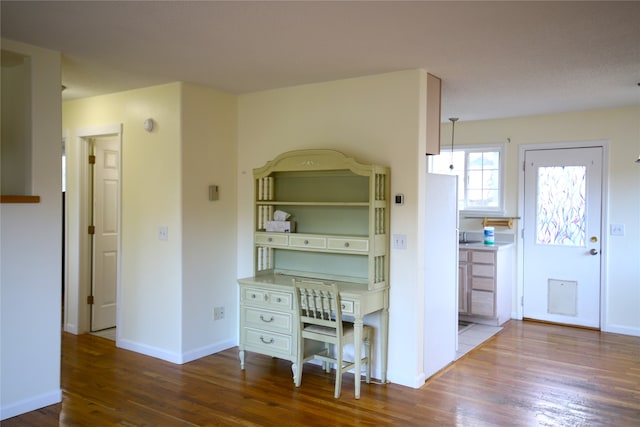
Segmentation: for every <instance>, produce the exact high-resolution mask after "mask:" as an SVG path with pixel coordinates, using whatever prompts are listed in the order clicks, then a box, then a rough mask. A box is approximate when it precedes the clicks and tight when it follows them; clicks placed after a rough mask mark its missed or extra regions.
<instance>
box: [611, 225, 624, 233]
mask: <svg viewBox="0 0 640 427" xmlns="http://www.w3.org/2000/svg"><path fill="white" fill-rule="evenodd" d="M611 235H612V236H624V224H611Z"/></svg>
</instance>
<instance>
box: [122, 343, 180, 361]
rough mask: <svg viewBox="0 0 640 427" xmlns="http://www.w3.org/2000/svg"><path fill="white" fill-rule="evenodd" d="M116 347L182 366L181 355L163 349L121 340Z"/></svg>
mask: <svg viewBox="0 0 640 427" xmlns="http://www.w3.org/2000/svg"><path fill="white" fill-rule="evenodd" d="M116 347H119V348H123V349H125V350H131V351H135V352H136V353H140V354H144V355H145V356H151V357H155V358H156V359H162V360H166V361H167V362H171V363H175V364H178V365H181V364H182V357H181V355H180V354H179V353H173V352H169V351H166V350H163V349H161V348H157V347H152V346H149V345H146V344H140V343H137V342H135V341H129V340H126V339H122V338H119V339H117V340H116Z"/></svg>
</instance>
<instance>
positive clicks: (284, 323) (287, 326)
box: [244, 307, 292, 334]
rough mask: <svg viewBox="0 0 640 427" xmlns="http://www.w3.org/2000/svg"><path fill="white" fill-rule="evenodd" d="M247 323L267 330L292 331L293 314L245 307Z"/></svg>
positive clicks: (249, 325)
mask: <svg viewBox="0 0 640 427" xmlns="http://www.w3.org/2000/svg"><path fill="white" fill-rule="evenodd" d="M244 319H245V325H246V326H248V327H254V328H258V329H263V330H266V331H273V332H282V333H285V334H286V333H289V334H290V333H291V332H292V328H291V325H292V322H291V314H289V313H279V312H273V311H265V310H259V309H257V308H252V307H245V308H244Z"/></svg>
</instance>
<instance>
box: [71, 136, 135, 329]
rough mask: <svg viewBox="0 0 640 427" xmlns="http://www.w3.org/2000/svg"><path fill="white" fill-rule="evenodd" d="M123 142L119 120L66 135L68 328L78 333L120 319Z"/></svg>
mask: <svg viewBox="0 0 640 427" xmlns="http://www.w3.org/2000/svg"><path fill="white" fill-rule="evenodd" d="M121 146H122V125H120V124H117V125H107V126H100V127H93V128H82V129H77V130H76V132H75V135H73V137H69V138H68V139H67V147H66V148H67V191H66V202H67V203H66V206H67V210H66V217H65V221H66V224H67V232H66V239H65V242H66V248H65V253H66V254H67V256H66V271H67V274H66V276H65V308H64V318H65V320H64V330H65V331H67V332H71V333H74V334H83V333H87V332H91V331H95V330H99V329H104V328H109V327H113V326H117V325H118V324H119V310H118V304H119V302H120V301H119V298H120V292H119V289H120V232H119V229H120V224H121V219H120V217H121V202H120V200H121V197H120V194H121V180H120V165H121ZM94 156H95V157H94ZM92 157H93V158H95V161H94V163H93V164H90V162H91V161H92V160H90V159H92ZM70 160H71V161H70ZM69 161H70V162H69ZM94 189H95V191H94ZM96 279H98V280H96ZM101 283H102V284H104V283H106V285H107V286H106V287H104V286H102V284H101ZM91 303H93V304H91ZM94 308H98V309H97V310H96V309H94Z"/></svg>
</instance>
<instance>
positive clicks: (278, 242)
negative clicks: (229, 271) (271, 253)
mask: <svg viewBox="0 0 640 427" xmlns="http://www.w3.org/2000/svg"><path fill="white" fill-rule="evenodd" d="M255 241H256V245H271V246H287V245H288V244H289V236H288V235H286V234H283V233H274V234H264V233H259V234H256V236H255Z"/></svg>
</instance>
